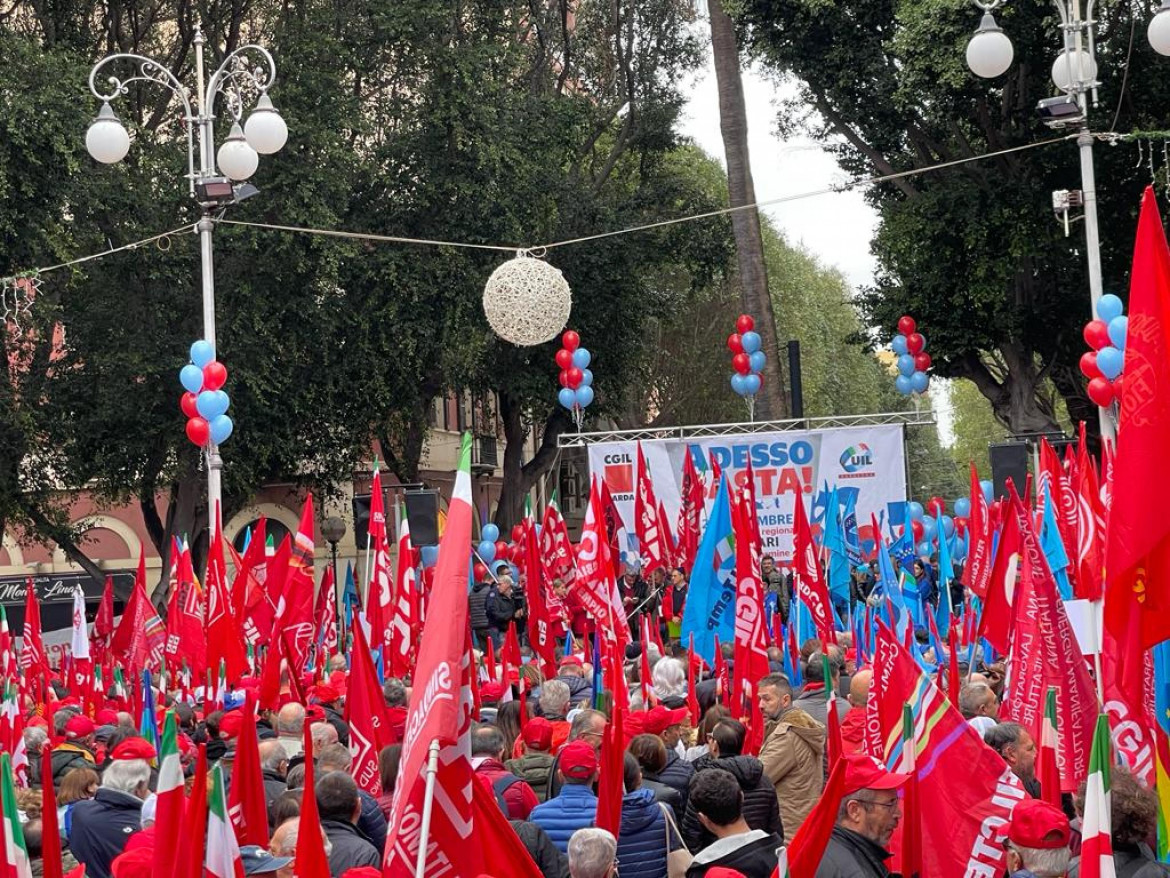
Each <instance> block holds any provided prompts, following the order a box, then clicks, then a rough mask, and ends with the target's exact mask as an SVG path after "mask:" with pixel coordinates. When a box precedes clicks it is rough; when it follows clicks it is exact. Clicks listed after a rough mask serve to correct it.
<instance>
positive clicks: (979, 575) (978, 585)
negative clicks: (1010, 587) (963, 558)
mask: <svg viewBox="0 0 1170 878" xmlns="http://www.w3.org/2000/svg"><path fill="white" fill-rule="evenodd" d="M967 528H968V530H970V532H971V548H970V549H969V551H968V554H967V565H966V566H965V567H964V568H963V579H964V581H965V582H966V585H967V587H968V588H969V589H971V591H973V592H975V595H976V596H977V597H978V598H979V599H980V600H983V599H984V598H986V597H987V587H988V584H989V583H990V582H991V563H992V558H991V516H990V514H989V511H988V508H987V497H986V496H985V495H984V493H983V486H982V485H981V484H979V474H978V473H977V472H976V471H975V464H974V463H972V464H971V517H970V518H969V519H968V522H967Z"/></svg>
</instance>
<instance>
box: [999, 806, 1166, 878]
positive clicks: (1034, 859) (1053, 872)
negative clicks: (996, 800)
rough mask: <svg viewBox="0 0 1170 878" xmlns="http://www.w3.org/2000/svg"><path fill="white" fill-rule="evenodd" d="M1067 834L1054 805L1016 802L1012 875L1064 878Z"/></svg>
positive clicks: (1010, 854) (1010, 827)
mask: <svg viewBox="0 0 1170 878" xmlns="http://www.w3.org/2000/svg"><path fill="white" fill-rule="evenodd" d="M1069 835H1070V833H1069V826H1068V818H1067V817H1066V816H1065V815H1064V812H1063V811H1061V810H1060V809H1059V808H1057V807H1056V806H1055V805H1050V804H1049V803H1048V802H1045V801H1043V800H1042V799H1024V800H1023V801H1021V802H1019V803H1017V804H1016V807H1015V808H1013V809H1012V819H1011V822H1010V823H1008V830H1007V845H1006V847H1007V858H1008V872H1009V873H1011V878H1064V876H1065V875H1067V874H1068V864H1069V858H1070V856H1071V853H1070V852H1069V849H1068V841H1069ZM1118 874H1121V873H1118ZM1131 874H1138V873H1136V872H1135V873H1131ZM1158 874H1163V873H1161V872H1159V873H1158Z"/></svg>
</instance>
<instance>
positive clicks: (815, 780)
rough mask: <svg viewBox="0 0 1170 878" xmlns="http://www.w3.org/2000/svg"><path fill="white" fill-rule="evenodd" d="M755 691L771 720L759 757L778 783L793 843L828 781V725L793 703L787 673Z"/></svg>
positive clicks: (786, 835)
mask: <svg viewBox="0 0 1170 878" xmlns="http://www.w3.org/2000/svg"><path fill="white" fill-rule="evenodd" d="M756 696H757V698H759V701H760V712H761V713H762V714H763V715H764V720H765V721H766V723H767V725H766V726H765V727H764V746H763V747H762V748H761V749H760V762H762V763H763V764H764V774H766V775H767V776H768V779H769V780H770V781H772V784H773V785H774V786H775V787H776V799H777V801H778V802H779V804H780V818H781V822H782V823H783V824H784V840H785V841H786V842H789V843H790V842H791V841H792V837H793V836H794V835H796V830H798V829H800V824H802V823H803V822H804V818H805V817H807V816H808V812H809V811H811V810H812V807H813V805H815V804H816V803H817V800H818V799H819V798H820V796H821V791H822V789H823V788H824V786H825V771H824V752H825V727H824V726H823V725H821V724H820V723H819V722H817V721H816V720H815V719H813V718H812V717H811V716H809V715H808V714H807V713H805V712H804V711H803V710H801V709H800V708H799V707H793V706H792V684H791V683H789V682H788V679H787V678H786V677H784V675H782V674H769V675H768V676H766V677H763V678H762V679H761V680H760V682H759V684H758V685H757V687H756Z"/></svg>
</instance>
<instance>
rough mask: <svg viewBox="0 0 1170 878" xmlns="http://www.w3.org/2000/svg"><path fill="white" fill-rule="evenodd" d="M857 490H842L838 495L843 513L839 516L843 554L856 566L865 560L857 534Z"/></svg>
mask: <svg viewBox="0 0 1170 878" xmlns="http://www.w3.org/2000/svg"><path fill="white" fill-rule="evenodd" d="M859 493H861V492H860V491H859V490H858V489H857V488H842V489H841V490H840V491H839V492H838V494H839V497H840V498H842V499H841V500H840V502H841V503H843V504H844V506H845V511H844V512H843V513H842V514H841V528H842V530H843V531H844V532H845V552H846V554H847V555H848V557H849V563H850V564H851V565H854V566H856V565H858V564H860V563H861V562H862V561H864V560H865V558H863V557H862V555H861V536H860V534H858V532H857V495H858V494H859Z"/></svg>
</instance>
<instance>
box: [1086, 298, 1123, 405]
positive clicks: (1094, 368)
mask: <svg viewBox="0 0 1170 878" xmlns="http://www.w3.org/2000/svg"><path fill="white" fill-rule="evenodd" d="M1124 311H1125V306H1124V305H1123V304H1122V303H1121V299H1119V298H1117V296H1115V295H1113V294H1112V293H1106V294H1105V295H1104V296H1102V297H1101V298H1100V299H1099V300H1098V301H1097V319H1096V320H1090V321H1089V322H1088V323H1086V324H1085V341H1086V342H1087V343H1088V345H1089V347H1091V348H1092V350H1091V351H1085V353H1083V354H1081V372H1082V373H1084V376H1085V377H1086V378H1088V379H1089V399H1091V400H1093V402H1095V403H1096V404H1097V405H1099V406H1101V408H1108V407H1109V406H1110V405H1112V404H1113V402H1114V401H1115V400H1118V399H1120V398H1121V389H1122V376H1121V372H1122V370H1123V369H1124V368H1125V337H1126V334H1127V333H1128V332H1129V318H1128V317H1126V316H1125V314H1124V313H1123V312H1124Z"/></svg>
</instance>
